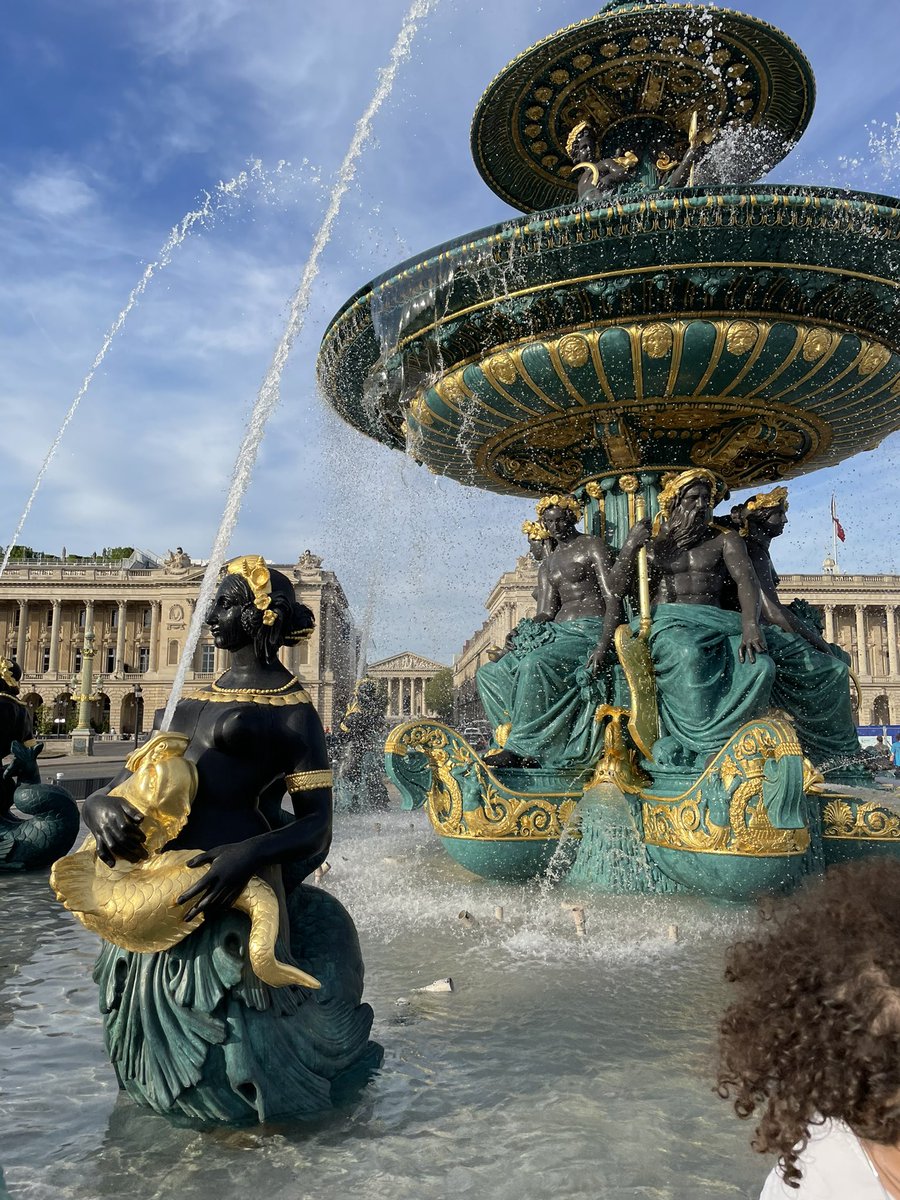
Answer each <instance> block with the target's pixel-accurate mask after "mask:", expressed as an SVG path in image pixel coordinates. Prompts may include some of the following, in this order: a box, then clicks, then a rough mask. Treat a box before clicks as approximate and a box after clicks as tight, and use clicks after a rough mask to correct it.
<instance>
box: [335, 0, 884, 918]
mask: <svg viewBox="0 0 900 1200" xmlns="http://www.w3.org/2000/svg"><path fill="white" fill-rule="evenodd" d="M814 92H815V87H814V80H813V74H812V70H811V68H810V65H809V63H808V62H807V60H806V58H805V57H804V56H803V54H802V52H801V51H800V50H799V49H798V48H797V47H796V46H795V45H794V44H793V43H792V42H791V41H790V40H788V39H787V38H786V37H785V36H784V35H783V34H782V33H780V32H779V31H778V30H776V29H774V28H772V27H771V26H769V25H767V24H765V23H764V22H762V21H759V20H756V19H755V18H752V17H749V16H745V15H742V14H740V13H734V12H730V11H726V10H719V9H710V8H707V7H703V8H701V7H696V6H693V5H689V4H681V3H677V4H676V3H668V2H666V0H643V2H641V3H629V2H627V0H626V2H623V0H613V2H612V3H609V4H607V5H606V6H605V8H604V9H603V10H602V11H601V12H600V13H599V14H598V15H597V16H595V17H592V18H590V19H588V20H585V21H582V22H580V23H578V24H575V25H572V26H570V27H568V28H567V29H564V30H562V31H560V32H559V33H556V34H554V35H553V36H551V37H549V38H546V39H545V40H544V41H542V42H540V43H538V44H537V45H536V46H534V47H532V48H531V49H530V50H527V51H525V52H524V53H523V54H520V55H519V56H518V57H517V58H516V59H514V60H513V61H512V62H511V63H510V64H509V66H507V67H506V68H505V69H504V70H503V71H502V72H501V73H500V74H499V75H498V76H497V78H496V79H495V80H494V81H493V83H492V84H491V85H490V86H489V87H488V89H487V91H486V92H485V94H484V97H483V98H482V100H481V102H480V104H479V105H478V108H477V111H476V113H475V118H474V121H473V125H472V151H473V155H474V158H475V162H476V165H477V167H478V170H479V171H480V173H481V175H482V176H483V178H484V179H485V181H486V182H487V184H488V185H489V186H490V187H491V188H492V189H493V190H494V191H495V192H496V193H497V194H498V195H500V196H501V197H503V198H504V199H505V200H506V201H508V202H509V203H510V204H512V205H514V206H515V207H516V208H518V209H520V210H522V211H523V212H524V213H525V214H526V215H525V216H524V217H522V218H519V219H517V220H511V221H509V222H506V223H504V224H502V225H498V226H495V227H493V228H488V229H484V230H481V231H479V232H477V233H474V234H469V235H466V236H464V237H461V238H459V239H457V240H455V241H452V242H449V243H446V244H444V245H442V246H439V247H437V248H436V249H434V250H430V251H428V252H427V253H425V254H423V255H420V256H419V257H417V258H415V259H412V260H410V261H408V262H407V263H404V264H403V265H402V266H401V267H399V268H398V269H396V270H395V271H393V272H391V273H390V274H387V275H384V276H381V277H380V278H378V279H376V280H374V281H373V282H372V283H370V284H368V285H367V286H365V287H364V288H362V289H361V290H360V291H359V292H358V293H357V294H356V295H355V296H353V297H352V298H351V299H350V300H349V301H348V302H347V303H346V304H345V305H344V307H343V308H342V309H341V311H340V312H339V313H338V314H337V316H336V317H335V318H334V320H333V321H332V323H331V325H330V327H329V329H328V331H327V333H326V335H325V338H324V340H323V344H322V349H321V353H320V358H319V378H320V383H321V387H322V389H323V391H324V393H325V395H326V396H327V398H328V399H329V401H330V403H331V404H332V405H333V406H334V407H335V409H336V410H337V411H338V412H339V413H340V415H341V416H342V417H344V418H345V419H346V420H347V421H349V422H350V423H351V424H352V425H354V426H355V427H356V428H357V429H359V430H361V431H362V432H364V433H366V434H368V435H369V436H371V437H373V438H376V439H377V440H379V441H381V442H383V443H384V444H386V445H389V446H393V447H396V448H397V449H400V450H405V451H406V452H407V453H409V454H410V455H412V456H413V457H414V458H415V459H416V460H417V461H419V462H420V463H423V464H424V465H426V466H427V467H428V468H429V470H431V471H434V472H436V473H439V474H443V475H448V476H450V477H451V478H453V479H456V480H458V481H459V482H460V483H463V484H466V485H471V486H476V487H482V488H485V489H488V490H490V491H495V492H498V493H503V494H508V495H521V496H537V495H541V494H546V493H548V492H552V493H566V494H568V495H574V496H575V497H576V498H577V499H578V501H579V503H580V504H581V506H582V508H583V514H584V520H585V532H586V533H589V534H594V535H600V536H603V537H604V538H605V539H606V541H607V542H608V544H609V545H610V547H611V548H612V549H613V550H619V549H620V548H621V547H622V545H623V542H624V540H625V536H626V534H627V532H628V530H629V528H630V527H631V526H632V525H633V524H634V523H635V521H636V520H638V519H639V518H640V517H641V515H642V513H643V512H646V513H647V515H648V516H650V517H651V518H652V517H654V516H655V515H656V514H657V512H658V508H659V505H658V497H659V494H660V491H661V488H662V487H663V485H664V482H665V480H666V478H668V477H669V476H670V475H671V474H672V473H676V474H677V473H679V472H684V471H685V470H687V469H694V470H696V469H698V468H702V469H706V470H707V471H709V472H711V473H712V477H714V478H715V480H717V481H718V482H719V483H720V484H721V485H723V486H722V487H721V489H720V491H722V492H724V488H725V487H730V488H748V487H754V486H762V485H768V484H771V483H773V482H776V481H777V482H781V481H783V480H788V479H791V478H794V477H797V476H799V475H802V474H805V473H808V472H810V471H813V470H817V469H819V468H820V467H824V466H830V465H834V464H836V463H839V462H842V461H843V460H844V459H846V458H848V457H850V456H851V455H854V454H857V453H859V452H860V451H864V450H871V449H873V448H874V447H876V446H877V445H878V444H879V443H880V442H881V441H882V439H883V438H884V437H885V436H886V435H888V434H889V433H891V432H893V431H894V430H896V429H898V428H900V411H898V410H900V405H898V398H900V208H898V202H897V201H894V200H891V199H888V198H883V197H879V196H874V195H867V194H866V195H864V194H859V193H853V192H839V191H836V190H834V189H824V188H815V187H807V186H782V185H773V184H765V183H762V184H760V183H754V182H752V181H753V180H754V179H757V178H759V177H760V176H761V175H763V174H765V173H766V172H767V171H768V170H769V169H770V168H771V167H772V166H773V165H774V164H775V163H776V162H778V161H779V160H780V159H781V158H782V157H784V155H785V154H786V153H787V152H788V150H789V149H790V148H791V147H792V146H793V145H794V144H795V142H796V140H797V139H798V138H799V136H800V135H801V134H802V132H803V130H804V129H805V127H806V125H807V123H808V121H809V119H810V116H811V113H812V109H813V103H814ZM723 180H724V182H722V181H723ZM685 185H687V186H685ZM645 590H646V589H645ZM632 615H634V616H636V609H635V611H634V612H633V613H632ZM650 615H651V614H650V611H649V607H648V606H647V604H646V603H645V606H644V611H643V616H644V618H645V622H644V626H643V628H642V630H641V633H640V634H638V632H637V629H638V626H637V620H636V619H635V621H634V625H633V630H634V633H633V635H628V626H627V625H624V626H623V630H624V633H625V635H628V636H623V637H620V638H618V639H617V644H618V647H619V658H620V664H621V665H620V668H616V670H617V674H618V677H619V684H620V685H621V686H620V687H619V689H618V693H617V694H618V701H619V702H618V707H616V705H613V706H608V707H609V711H604V712H602V713H601V712H599V711H598V717H600V718H602V719H603V721H605V727H604V731H603V732H604V736H603V738H602V739H601V742H602V747H601V751H602V757H600V752H598V761H597V762H596V763H594V764H591V767H590V769H582V770H578V771H568V772H567V771H565V770H559V769H553V770H550V769H542V768H541V767H540V766H539V767H538V769H533V768H532V769H522V768H521V767H518V768H515V769H510V768H506V769H501V768H499V767H496V768H495V767H492V766H491V765H490V761H489V760H488V761H487V762H485V761H484V760H483V759H482V758H480V757H479V755H478V754H476V753H475V751H474V750H473V749H472V747H470V746H468V745H467V744H466V743H465V741H464V740H463V739H462V738H461V737H460V736H459V735H458V734H457V733H455V732H454V731H453V730H452V729H449V728H448V727H446V726H443V725H441V724H440V723H438V722H429V721H419V722H414V723H410V724H408V725H405V726H401V727H400V728H399V729H397V730H395V731H394V732H393V734H392V735H391V738H390V739H389V741H388V745H387V761H388V767H389V770H390V771H391V772H392V774H393V776H394V778H395V780H396V781H397V782H398V784H399V785H400V786H401V788H402V789H404V790H405V791H406V792H407V793H408V794H409V796H411V797H412V798H413V799H414V800H416V801H418V802H424V803H425V804H426V805H427V808H428V811H429V814H430V816H431V819H432V822H433V824H434V825H435V827H436V829H437V831H438V833H439V834H440V835H441V836H442V837H443V839H444V842H445V845H446V846H447V848H448V850H449V851H450V852H451V854H453V856H454V857H456V858H457V859H458V860H459V861H460V862H462V863H463V864H464V865H466V866H467V867H469V868H470V869H472V870H474V871H477V872H479V873H481V874H485V875H489V876H494V877H504V876H505V877H524V876H528V875H530V874H534V873H535V872H537V871H540V870H543V869H544V868H545V867H546V865H547V862H548V860H549V858H550V857H551V855H552V854H554V853H557V856H558V857H561V858H565V857H566V855H565V854H559V853H558V850H559V842H560V838H561V835H564V836H563V841H564V842H568V843H569V848H570V849H571V850H574V849H575V848H576V846H577V843H578V838H579V836H580V835H579V833H578V831H577V829H576V828H575V827H574V824H573V823H572V819H573V817H577V815H578V813H579V812H581V813H582V815H583V817H584V822H583V824H584V834H585V837H584V842H583V843H582V846H581V850H580V851H579V855H578V858H579V861H578V863H577V865H576V868H575V873H576V875H577V877H578V878H579V879H580V880H582V881H583V882H587V883H594V884H596V885H598V886H608V887H625V888H639V889H643V890H662V891H668V890H678V889H680V888H688V889H691V890H700V891H705V892H709V893H711V894H719V895H724V896H729V897H735V898H738V897H742V896H747V895H749V894H754V893H756V892H758V891H760V890H776V889H783V888H786V887H790V886H792V885H793V884H794V883H795V882H796V881H797V880H798V879H799V878H800V877H801V876H802V875H803V874H804V873H806V872H808V871H810V870H816V869H820V868H821V867H822V865H823V864H827V862H829V861H832V860H834V859H837V858H842V857H847V856H848V855H855V854H858V853H868V852H872V851H876V850H884V849H887V850H892V849H893V847H894V846H897V845H900V841H898V840H897V839H898V837H900V821H898V818H897V817H896V815H895V814H893V813H892V811H891V810H890V808H889V807H885V805H884V804H883V803H881V802H880V801H879V800H878V798H877V797H875V798H874V799H873V797H872V795H867V796H863V795H862V794H861V793H858V792H857V793H855V792H852V791H850V792H847V791H845V792H844V793H842V794H836V793H833V792H832V793H828V792H823V791H822V789H821V783H820V782H818V781H817V778H816V773H815V772H814V771H812V770H811V768H810V764H809V763H808V762H807V761H806V758H805V756H804V754H803V753H802V751H801V749H800V746H799V745H798V744H797V736H796V734H795V731H794V728H793V726H792V723H791V720H790V717H791V714H790V713H788V714H787V716H785V714H784V713H775V712H772V711H768V712H762V713H757V714H755V716H754V719H753V720H752V721H750V722H749V723H744V724H743V725H742V726H741V727H740V728H736V729H734V730H733V731H732V734H731V735H730V736H729V737H727V738H725V739H724V740H723V743H722V745H721V747H720V751H719V752H718V753H717V754H715V755H713V756H709V757H705V758H704V759H703V761H702V762H698V763H695V764H694V765H693V766H692V767H691V768H690V769H688V768H685V769H683V770H682V771H681V774H678V772H673V771H671V770H670V771H669V772H668V774H667V773H666V772H665V771H663V770H662V768H661V764H660V763H659V761H656V760H655V756H654V747H655V746H656V745H657V744H658V739H659V736H660V734H661V733H663V732H664V730H663V729H662V728H661V727H660V725H659V719H658V711H657V703H656V701H657V697H656V695H655V694H654V684H653V679H652V663H651V656H650V655H649V653H644V654H643V658H642V655H641V654H640V653H637V654H632V655H631V657H630V658H629V656H628V653H627V649H628V643H629V642H630V641H635V640H637V639H638V638H640V637H646V634H647V631H648V629H649V628H650V625H651V622H650V619H649V618H650ZM623 647H624V652H623ZM642 663H643V667H642ZM844 782H846V778H845V780H844ZM586 789H588V790H587V794H586V796H585V792H586ZM583 796H585V799H584V800H582V797H583ZM615 812H618V813H619V817H618V818H617V819H616V820H614V821H612V825H613V826H615V829H614V831H613V833H612V834H608V833H607V832H602V830H608V827H609V825H610V820H609V819H610V813H615ZM785 814H788V815H785ZM601 817H602V820H601ZM604 822H606V824H604ZM567 824H568V825H569V832H568V834H564V831H565V829H566V826H567ZM629 828H630V829H631V830H632V831H633V837H631V840H630V841H629V835H628V829H629ZM612 842H615V843H616V847H615V848H616V853H617V854H618V855H619V857H620V858H621V856H622V855H624V856H625V858H626V859H627V860H628V861H629V862H630V866H629V868H628V869H627V870H625V871H624V873H623V872H622V871H621V870H619V869H617V871H612V870H611V868H610V861H611V857H610V854H609V853H607V851H609V850H610V846H611V843H612ZM570 857H571V856H570Z"/></svg>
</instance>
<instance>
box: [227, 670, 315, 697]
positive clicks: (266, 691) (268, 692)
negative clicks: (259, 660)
mask: <svg viewBox="0 0 900 1200" xmlns="http://www.w3.org/2000/svg"><path fill="white" fill-rule="evenodd" d="M299 682H300V680H299V679H298V678H297V676H296V675H292V676H291V678H290V679H289V680H288V681H287V683H283V684H282V685H281V687H277V688H251V687H222V686H221V685H220V684H218V683H211V684H210V688H211V689H212V690H213V691H214V692H219V693H222V692H225V693H229V694H231V695H234V693H235V692H241V693H243V695H245V696H250V695H252V696H277V695H278V694H279V693H280V692H289V691H290V690H291V688H292V687H294V686H295V685H296V684H298V683H299Z"/></svg>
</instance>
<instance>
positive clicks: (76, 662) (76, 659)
mask: <svg viewBox="0 0 900 1200" xmlns="http://www.w3.org/2000/svg"><path fill="white" fill-rule="evenodd" d="M72 670H73V671H80V670H81V651H80V650H76V651H75V654H74V655H73V657H72Z"/></svg>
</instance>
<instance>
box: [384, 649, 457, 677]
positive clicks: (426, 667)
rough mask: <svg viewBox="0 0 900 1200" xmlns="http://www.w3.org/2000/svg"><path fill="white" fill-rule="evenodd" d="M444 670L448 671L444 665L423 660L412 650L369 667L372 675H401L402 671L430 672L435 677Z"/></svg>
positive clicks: (431, 660)
mask: <svg viewBox="0 0 900 1200" xmlns="http://www.w3.org/2000/svg"><path fill="white" fill-rule="evenodd" d="M443 670H446V666H445V664H444V663H439V662H435V661H434V660H433V659H431V658H423V656H422V655H421V654H414V653H413V652H412V651H411V650H404V651H402V652H401V653H400V654H394V655H392V656H391V657H390V658H383V659H382V660H381V662H376V663H370V664H369V666H368V673H369V674H370V675H371V674H378V675H390V674H391V673H392V672H397V673H400V672H402V671H429V672H430V673H431V674H432V675H435V674H437V672H438V671H443Z"/></svg>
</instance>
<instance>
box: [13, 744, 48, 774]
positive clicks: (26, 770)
mask: <svg viewBox="0 0 900 1200" xmlns="http://www.w3.org/2000/svg"><path fill="white" fill-rule="evenodd" d="M43 748H44V743H43V742H35V743H34V745H33V746H25V745H23V744H22V742H15V741H14V742H12V744H11V746H10V749H11V750H12V755H13V760H12V762H11V763H10V765H9V766H8V767H7V769H6V770H7V774H9V775H12V776H14V777H15V778H16V779H17V780H18V782H19V783H40V782H41V771H40V767H39V766H38V761H37V760H38V755H39V754H40V752H41V751H42V750H43Z"/></svg>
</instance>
